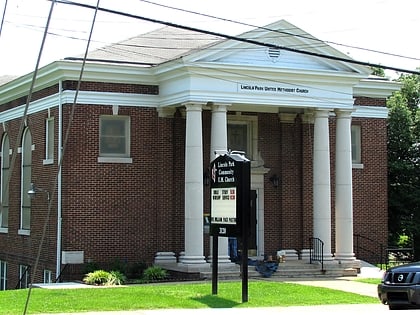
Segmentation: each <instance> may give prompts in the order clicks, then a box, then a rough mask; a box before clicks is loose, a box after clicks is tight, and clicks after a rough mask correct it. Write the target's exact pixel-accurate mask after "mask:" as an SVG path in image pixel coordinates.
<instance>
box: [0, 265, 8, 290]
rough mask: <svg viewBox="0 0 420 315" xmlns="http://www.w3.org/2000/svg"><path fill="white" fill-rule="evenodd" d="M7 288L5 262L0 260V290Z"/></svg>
mask: <svg viewBox="0 0 420 315" xmlns="http://www.w3.org/2000/svg"><path fill="white" fill-rule="evenodd" d="M6 289H7V263H6V262H5V261H2V260H0V291H2V290H6Z"/></svg>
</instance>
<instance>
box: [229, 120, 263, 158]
mask: <svg viewBox="0 0 420 315" xmlns="http://www.w3.org/2000/svg"><path fill="white" fill-rule="evenodd" d="M229 125H246V126H247V131H246V133H247V147H248V148H247V149H248V151H249V152H245V156H246V157H247V158H249V159H250V160H251V162H252V161H255V160H257V159H258V117H257V116H246V115H228V116H227V128H228V129H229ZM227 137H228V139H227V142H228V143H229V131H228V134H227ZM227 149H228V150H231V149H232V148H229V144H228V148H227Z"/></svg>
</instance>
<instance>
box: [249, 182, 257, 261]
mask: <svg viewBox="0 0 420 315" xmlns="http://www.w3.org/2000/svg"><path fill="white" fill-rule="evenodd" d="M250 199H251V207H250V211H249V239H248V249H249V254H250V255H251V256H256V255H257V191H256V190H251V196H250Z"/></svg>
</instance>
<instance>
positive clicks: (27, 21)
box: [0, 0, 420, 76]
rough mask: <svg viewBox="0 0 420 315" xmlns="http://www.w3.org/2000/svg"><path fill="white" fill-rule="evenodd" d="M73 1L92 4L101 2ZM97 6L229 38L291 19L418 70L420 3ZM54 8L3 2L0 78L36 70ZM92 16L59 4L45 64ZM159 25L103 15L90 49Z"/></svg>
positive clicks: (277, 0)
mask: <svg viewBox="0 0 420 315" xmlns="http://www.w3.org/2000/svg"><path fill="white" fill-rule="evenodd" d="M74 1H75V2H80V3H84V4H89V5H93V6H96V4H97V2H98V0H74ZM5 3H7V6H6V10H5V11H4V8H5ZM99 4H100V6H101V7H103V8H107V9H112V10H116V11H122V12H125V13H130V14H135V15H140V16H144V17H147V18H152V19H157V20H163V21H167V22H173V23H177V24H182V25H186V26H192V27H196V28H199V29H204V30H210V31H214V32H219V33H223V34H228V35H238V34H241V33H243V32H245V31H248V30H250V29H252V28H255V27H256V26H265V25H268V24H270V23H272V22H275V21H277V20H281V19H285V20H287V21H288V22H290V23H292V24H294V25H295V26H297V27H299V28H301V29H303V30H304V31H306V32H307V33H309V34H311V35H313V36H315V37H317V38H318V39H321V40H323V41H327V42H329V43H335V44H331V45H333V46H334V47H335V48H337V49H339V50H340V51H342V52H344V53H346V54H348V55H349V56H350V57H352V58H353V59H356V60H360V61H364V62H370V63H374V64H381V65H386V66H392V67H396V68H401V69H408V70H416V68H417V67H420V40H419V34H418V31H419V29H420V14H419V12H420V1H419V0H351V1H350V0H347V1H339V0H317V1H315V0H288V1H284V0H254V1H249V0H241V1H239V0H211V1H210V0H196V1H192V0H150V1H145V0H100V2H99ZM165 6H170V7H173V8H168V7H165ZM50 8H51V2H50V1H48V0H0V13H1V14H0V22H3V23H2V24H1V23H0V25H2V27H1V31H0V76H2V75H24V74H27V73H30V72H32V71H34V69H35V66H36V62H37V59H38V56H39V52H40V47H41V42H42V37H43V35H44V30H45V27H46V24H47V17H48V15H49V12H50ZM174 8H178V9H179V10H177V9H174ZM185 10H188V11H193V12H197V13H200V14H193V13H189V12H185ZM3 13H4V19H2V16H3ZM93 15H94V10H91V9H86V8H81V7H76V6H71V5H68V4H60V3H56V4H55V6H54V8H53V11H52V15H51V22H50V26H49V34H48V35H47V37H46V42H45V46H44V49H43V51H42V54H41V59H40V66H41V67H42V66H45V65H46V64H49V63H51V62H53V61H55V60H59V59H62V58H64V57H68V56H78V55H83V54H84V51H85V49H86V45H87V39H88V37H89V32H90V28H91V23H92V19H93ZM210 16H214V17H217V18H218V19H217V18H213V17H210ZM232 21H236V22H239V23H235V22H232ZM250 25H252V26H255V27H252V26H250ZM159 27H162V25H160V24H155V23H150V22H145V21H141V20H137V19H133V18H127V17H122V16H117V15H114V14H109V13H104V12H99V13H98V15H97V18H96V23H95V26H94V30H93V34H92V41H91V44H90V50H93V49H95V48H99V47H102V46H106V45H109V44H111V43H114V42H118V41H121V40H124V39H127V38H130V37H133V36H136V35H139V34H142V33H145V32H148V31H150V30H153V29H156V28H159ZM336 44H338V45H336ZM350 46H352V47H358V49H355V48H351V47H350ZM359 48H360V49H359ZM386 73H387V75H389V76H396V75H398V74H397V73H395V71H387V72H386Z"/></svg>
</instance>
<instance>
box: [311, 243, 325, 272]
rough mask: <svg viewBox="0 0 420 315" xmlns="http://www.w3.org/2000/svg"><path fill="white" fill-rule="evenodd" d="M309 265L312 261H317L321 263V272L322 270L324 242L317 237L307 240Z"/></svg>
mask: <svg viewBox="0 0 420 315" xmlns="http://www.w3.org/2000/svg"><path fill="white" fill-rule="evenodd" d="M309 244H310V247H309V263H310V264H312V262H313V261H319V262H320V263H321V271H322V272H325V270H324V242H323V241H322V240H321V239H319V238H317V237H310V238H309Z"/></svg>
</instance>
